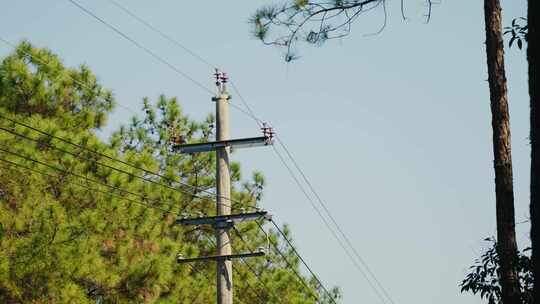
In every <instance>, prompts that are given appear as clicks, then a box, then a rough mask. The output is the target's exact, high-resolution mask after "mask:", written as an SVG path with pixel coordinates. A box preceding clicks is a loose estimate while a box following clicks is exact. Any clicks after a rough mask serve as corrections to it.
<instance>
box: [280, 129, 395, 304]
mask: <svg viewBox="0 0 540 304" xmlns="http://www.w3.org/2000/svg"><path fill="white" fill-rule="evenodd" d="M276 140H277V142H278V143H279V145H280V146H281V147H282V148H283V150H285V153H286V154H287V155H288V156H289V158H290V159H291V161H292V163H293V164H294V166H295V168H296V169H297V170H298V172H300V175H301V176H302V178H303V180H304V182H305V183H306V184H307V185H308V187H309V189H310V190H311V192H312V193H313V194H314V195H315V197H316V198H317V201H318V202H319V205H320V206H322V207H323V209H324V211H325V213H326V214H327V215H328V217H329V218H330V220H331V221H332V223H333V224H334V226H335V227H336V229H337V230H338V232H339V233H340V235H341V236H342V237H343V239H344V240H345V242H346V243H347V245H348V246H349V248H350V249H351V251H352V252H353V253H354V255H355V256H356V257H357V258H358V260H359V261H360V263H361V264H362V265H363V266H364V268H365V269H366V270H367V272H368V273H369V274H370V275H371V277H372V278H373V280H374V281H375V283H376V284H377V286H378V287H379V288H380V290H382V292H383V293H384V295H385V296H386V298H387V299H388V300H389V301H390V302H391V303H392V304H394V300H393V299H392V297H391V296H390V294H389V293H388V291H387V290H386V288H384V286H383V285H382V284H381V282H380V281H379V279H377V276H375V274H374V273H373V271H371V269H370V267H369V265H368V264H367V263H366V261H365V260H364V259H363V258H362V256H361V255H360V253H359V252H358V250H357V249H356V248H355V247H354V246H353V244H352V242H351V241H350V239H349V237H348V236H347V235H346V234H345V232H344V231H343V229H342V228H341V226H340V225H339V224H338V222H337V221H336V219H335V218H334V216H333V215H332V213H331V212H330V210H329V209H328V207H327V206H326V204H325V203H324V201H323V200H322V199H321V197H320V196H319V194H318V193H317V191H316V190H315V187H313V185H312V184H311V182H310V181H309V179H308V178H307V176H306V175H305V173H304V171H303V170H302V168H300V166H299V165H298V162H297V161H296V160H295V159H294V157H293V156H292V154H291V152H290V151H289V149H287V147H286V146H285V144H284V143H283V141H282V140H281V139H280V138H279V137H276ZM368 281H369V280H368ZM370 284H371V283H370Z"/></svg>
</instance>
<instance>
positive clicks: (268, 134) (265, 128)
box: [261, 122, 276, 141]
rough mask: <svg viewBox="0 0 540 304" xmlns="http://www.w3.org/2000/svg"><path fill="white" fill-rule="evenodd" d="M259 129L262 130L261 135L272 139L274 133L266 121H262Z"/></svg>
mask: <svg viewBox="0 0 540 304" xmlns="http://www.w3.org/2000/svg"><path fill="white" fill-rule="evenodd" d="M261 131H262V132H263V136H264V137H266V138H268V140H270V141H272V140H273V139H274V135H275V134H276V133H275V132H274V130H273V129H272V127H271V126H270V125H269V124H268V123H266V122H263V123H262V128H261Z"/></svg>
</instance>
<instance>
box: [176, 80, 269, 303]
mask: <svg viewBox="0 0 540 304" xmlns="http://www.w3.org/2000/svg"><path fill="white" fill-rule="evenodd" d="M215 76H216V87H217V94H216V96H215V97H214V98H212V101H213V102H215V103H216V141H214V142H208V143H196V144H183V143H181V142H174V141H176V139H173V149H174V150H176V151H178V152H180V153H201V152H212V151H215V152H216V188H217V189H216V216H207V217H199V218H191V219H190V218H182V219H178V220H177V221H176V223H177V224H180V225H184V226H200V225H211V226H212V227H213V228H214V229H215V234H216V241H217V242H216V243H217V254H216V255H214V256H206V257H194V258H183V257H182V256H179V258H178V262H179V263H189V262H195V261H206V260H215V261H216V262H217V271H216V274H217V278H216V279H217V282H216V283H217V304H233V274H232V272H233V264H232V260H233V259H238V258H246V257H255V256H262V255H265V252H264V250H259V251H258V252H249V253H240V254H233V252H232V243H231V237H230V230H231V229H232V228H233V227H234V225H235V224H236V223H240V222H245V221H254V220H259V219H266V220H270V219H271V215H269V214H268V213H267V212H266V211H260V210H257V212H252V213H245V212H243V213H240V214H231V209H232V208H231V206H232V202H231V175H230V163H229V156H230V153H231V148H235V149H238V148H248V147H255V146H266V145H271V144H272V141H273V135H274V134H273V132H272V130H271V128H268V127H266V125H265V126H264V127H263V128H262V132H263V136H261V137H252V138H242V139H232V140H231V139H230V134H229V102H230V99H231V98H230V96H229V94H228V93H227V87H226V84H227V80H228V79H227V75H226V74H225V73H219V72H218V71H216V73H215ZM175 137H176V136H175Z"/></svg>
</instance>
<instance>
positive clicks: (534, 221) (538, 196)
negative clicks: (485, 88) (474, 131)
mask: <svg viewBox="0 0 540 304" xmlns="http://www.w3.org/2000/svg"><path fill="white" fill-rule="evenodd" d="M528 2H529V8H528V18H527V23H528V25H529V29H528V31H529V32H528V44H527V45H528V46H527V60H528V62H529V97H530V107H531V133H530V140H531V205H530V208H531V244H532V264H533V278H534V282H540V260H539V258H540V223H539V222H538V221H540V205H539V204H540V201H539V200H540V143H539V142H538V139H539V138H538V137H539V136H540V116H539V112H538V111H539V110H540V101H539V100H538V87H539V86H540V79H539V78H538V61H537V57H538V52H539V51H540V50H539V49H538V43H539V40H540V39H539V38H540V37H539V34H538V9H539V5H538V1H537V0H529V1H528ZM533 299H535V300H536V301H538V300H537V299H540V283H535V284H534V288H533Z"/></svg>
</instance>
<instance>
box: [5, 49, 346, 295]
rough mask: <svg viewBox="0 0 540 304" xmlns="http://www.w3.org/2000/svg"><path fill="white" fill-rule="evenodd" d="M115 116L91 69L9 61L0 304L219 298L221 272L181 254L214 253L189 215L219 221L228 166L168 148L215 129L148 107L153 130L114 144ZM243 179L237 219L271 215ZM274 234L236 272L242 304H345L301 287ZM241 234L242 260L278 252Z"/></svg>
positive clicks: (255, 229)
mask: <svg viewBox="0 0 540 304" xmlns="http://www.w3.org/2000/svg"><path fill="white" fill-rule="evenodd" d="M114 104H115V101H114V98H113V94H112V93H111V91H110V90H107V89H105V88H103V87H102V86H101V85H100V84H99V83H98V82H97V80H96V77H95V76H94V75H93V74H92V72H91V71H90V70H89V69H88V68H86V67H84V66H81V67H79V68H76V69H73V68H67V67H65V66H64V65H63V64H62V63H61V60H60V59H59V58H58V56H56V55H54V54H53V53H52V52H51V51H49V50H47V49H42V48H37V47H34V46H32V45H31V44H30V43H28V42H23V43H21V44H20V45H19V46H18V48H17V49H16V50H15V51H14V52H13V53H12V54H11V55H9V56H7V57H6V58H4V59H3V61H2V62H1V64H0V302H2V303H209V302H211V301H212V299H213V298H214V293H215V287H214V285H215V265H214V263H202V262H201V263H195V264H191V265H187V264H179V263H177V256H178V254H182V255H183V256H185V257H195V256H199V255H209V254H213V253H214V251H215V243H214V241H213V237H214V236H213V234H212V232H211V231H210V230H209V229H208V228H205V227H198V228H197V229H186V228H183V227H180V226H179V225H175V224H174V222H175V219H176V218H177V217H178V216H181V215H182V214H186V215H191V216H196V215H197V214H209V215H210V214H213V213H214V210H215V202H214V195H213V193H212V191H211V189H212V188H213V187H214V184H215V178H214V172H215V155H213V154H212V153H208V154H203V153H201V154H195V155H192V156H186V155H181V154H177V153H172V152H171V150H170V145H169V137H170V135H171V134H172V133H178V134H181V135H182V137H183V138H184V139H185V140H186V141H187V142H197V141H204V140H207V139H208V138H209V137H210V136H212V134H213V127H212V124H213V121H214V118H213V117H212V116H208V118H207V119H206V120H204V121H203V122H196V121H193V120H192V119H190V118H189V117H188V116H187V115H186V114H184V113H183V112H182V109H181V106H180V105H179V104H178V102H177V101H176V99H175V98H171V97H166V96H160V97H159V98H158V99H157V101H155V102H152V101H151V100H150V99H148V98H145V99H144V100H143V103H142V115H141V117H133V118H132V120H131V121H130V122H129V123H128V124H127V125H125V126H122V127H121V128H120V129H119V130H117V131H116V132H114V133H113V135H112V136H111V139H110V141H103V140H101V139H100V138H98V137H97V136H96V134H95V129H96V128H99V127H102V126H103V125H104V123H105V118H106V117H107V115H108V114H110V112H111V110H112V109H113V107H114ZM232 176H233V192H232V195H233V199H234V201H235V202H237V203H236V204H235V206H234V207H235V208H236V209H237V210H240V209H241V208H251V207H255V206H258V204H259V203H260V200H261V198H262V194H263V189H264V185H265V181H264V178H263V176H262V174H261V173H257V172H256V173H253V175H252V176H251V177H250V178H248V179H245V178H243V177H242V174H241V167H240V164H238V163H236V164H234V166H233V172H232ZM261 224H262V225H264V224H263V223H261ZM282 229H283V231H285V235H287V236H288V238H290V236H289V230H288V229H287V227H283V228H282ZM265 230H267V231H268V239H269V241H270V243H271V244H272V245H273V246H272V247H273V250H270V251H269V252H268V255H267V256H266V257H262V258H254V259H249V260H246V261H245V263H243V262H242V261H238V262H237V263H236V267H235V273H234V276H235V282H234V284H235V285H236V287H235V289H236V291H237V292H236V294H235V297H236V298H237V301H238V302H239V303H298V304H308V303H317V300H316V299H319V300H320V303H333V302H331V301H332V300H331V299H330V298H328V297H326V296H323V294H322V292H321V286H319V285H318V284H317V282H316V280H314V278H312V277H309V276H304V275H302V272H301V271H300V267H299V260H298V257H297V256H295V255H294V254H293V252H292V250H291V248H289V247H287V245H286V242H283V239H282V238H280V236H279V235H278V234H276V233H275V232H274V231H273V230H271V229H268V228H266V227H265ZM238 233H239V235H241V237H242V239H244V240H246V241H247V242H246V243H244V242H242V241H241V239H240V237H236V238H235V239H234V240H233V241H234V248H235V251H239V252H246V251H250V250H252V249H253V248H257V247H266V246H267V235H265V234H264V233H263V232H262V231H261V230H260V229H259V226H258V223H249V224H243V225H239V226H238ZM247 244H249V246H248V245H247ZM278 250H279V251H278ZM246 264H247V265H246ZM297 274H300V277H301V278H302V279H299V278H298V276H297ZM338 297H339V292H338V291H337V289H333V291H332V298H338Z"/></svg>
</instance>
